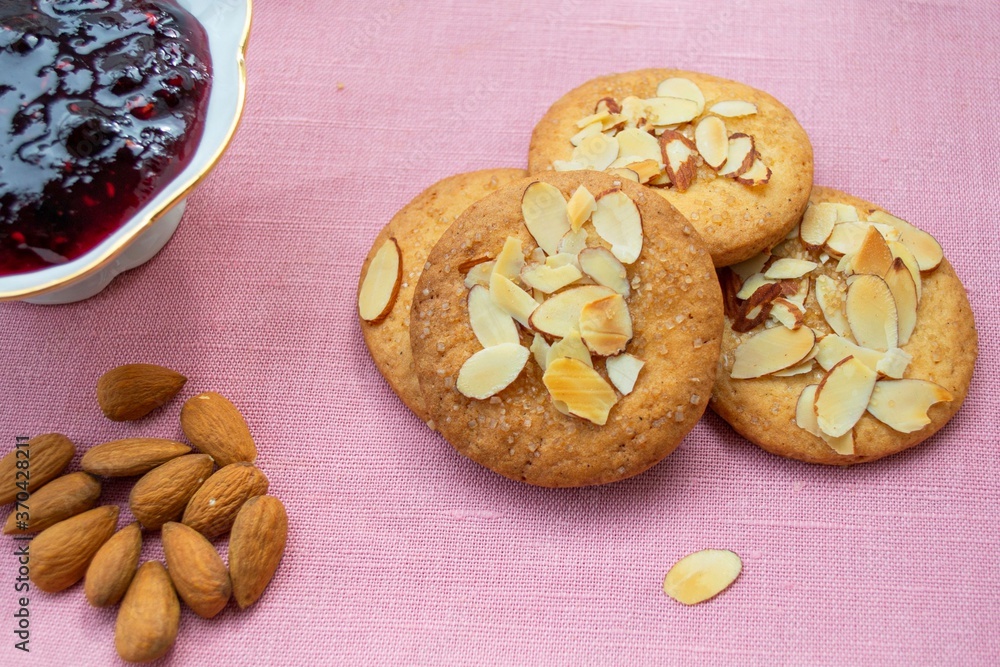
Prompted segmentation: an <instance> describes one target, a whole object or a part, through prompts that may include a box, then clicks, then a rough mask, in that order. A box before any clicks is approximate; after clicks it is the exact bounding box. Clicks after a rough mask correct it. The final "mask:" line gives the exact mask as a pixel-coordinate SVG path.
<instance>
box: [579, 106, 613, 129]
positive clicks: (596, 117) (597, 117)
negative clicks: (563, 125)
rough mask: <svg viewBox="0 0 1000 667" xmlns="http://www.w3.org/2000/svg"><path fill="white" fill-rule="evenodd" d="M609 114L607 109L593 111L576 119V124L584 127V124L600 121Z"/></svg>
mask: <svg viewBox="0 0 1000 667" xmlns="http://www.w3.org/2000/svg"><path fill="white" fill-rule="evenodd" d="M610 115H611V113H610V112H609V111H607V110H604V111H595V112H594V113H592V114H591V115H589V116H584V117H583V118H581V119H580V120H578V121H576V126H577V127H581V128H582V127H586V126H588V125H590V124H591V123H600V122H601V121H602V120H604V119H605V118H607V117H608V116H610Z"/></svg>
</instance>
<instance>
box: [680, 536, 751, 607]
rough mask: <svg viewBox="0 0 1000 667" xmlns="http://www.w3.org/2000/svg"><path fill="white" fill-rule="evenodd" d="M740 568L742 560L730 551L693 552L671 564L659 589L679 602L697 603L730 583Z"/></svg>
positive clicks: (715, 593)
mask: <svg viewBox="0 0 1000 667" xmlns="http://www.w3.org/2000/svg"><path fill="white" fill-rule="evenodd" d="M742 571H743V562H742V561H741V560H740V557H739V556H737V555H736V554H734V553H733V552H732V551H725V550H723V549H705V550H704V551H696V552H694V553H693V554H689V555H687V556H685V557H684V558H682V559H680V560H679V561H677V562H676V563H674V566H673V567H672V568H670V571H669V572H667V576H666V577H665V578H664V579H663V592H664V593H666V594H667V595H669V596H670V597H672V598H673V599H675V600H677V601H678V602H680V603H681V604H686V605H693V604H698V603H700V602H704V601H705V600H710V599H711V598H714V597H715V596H716V595H718V594H719V593H721V592H722V591H724V590H726V589H727V588H729V587H730V586H732V584H733V582H734V581H736V578H737V577H739V576H740V572H742Z"/></svg>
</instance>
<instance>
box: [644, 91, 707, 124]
mask: <svg viewBox="0 0 1000 667" xmlns="http://www.w3.org/2000/svg"><path fill="white" fill-rule="evenodd" d="M645 111H646V114H647V115H646V120H647V121H648V122H649V124H650V125H657V126H660V127H662V126H664V125H676V124H678V123H688V122H690V121H692V120H694V118H695V117H696V116H697V115H698V113H699V111H698V103H697V102H693V101H691V100H685V99H683V98H681V97H654V98H652V99H648V100H646V101H645Z"/></svg>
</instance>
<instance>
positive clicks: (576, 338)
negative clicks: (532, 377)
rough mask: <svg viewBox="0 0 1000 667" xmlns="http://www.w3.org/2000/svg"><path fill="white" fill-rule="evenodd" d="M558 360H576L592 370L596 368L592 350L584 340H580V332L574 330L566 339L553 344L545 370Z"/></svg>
mask: <svg viewBox="0 0 1000 667" xmlns="http://www.w3.org/2000/svg"><path fill="white" fill-rule="evenodd" d="M556 359H576V360H577V361H582V362H583V363H585V364H587V365H588V366H590V367H591V368H593V367H594V361H593V360H592V359H591V358H590V350H589V349H587V346H586V345H585V344H584V342H583V339H582V338H580V332H579V331H577V330H576V329H573V331H571V332H570V333H569V335H568V336H566V337H565V338H562V339H560V340H559V341H557V342H555V343H553V344H552V347H550V348H549V353H548V357H547V359H546V363H545V368H548V367H549V364H551V363H552V362H553V361H555V360H556Z"/></svg>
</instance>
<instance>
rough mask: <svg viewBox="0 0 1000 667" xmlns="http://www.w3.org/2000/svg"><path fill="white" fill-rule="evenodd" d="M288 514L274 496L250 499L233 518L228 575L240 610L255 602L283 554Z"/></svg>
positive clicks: (286, 535)
mask: <svg viewBox="0 0 1000 667" xmlns="http://www.w3.org/2000/svg"><path fill="white" fill-rule="evenodd" d="M287 538H288V514H287V513H286V512H285V506H284V505H282V504H281V501H280V500H278V499H277V498H275V497H274V496H257V497H255V498H251V499H250V500H248V501H247V502H246V503H245V504H244V505H243V508H242V509H241V510H240V512H239V514H237V515H236V522H235V523H234V524H233V532H232V534H231V535H230V536H229V574H230V576H231V577H232V581H233V597H235V598H236V603H237V604H239V606H240V609H246V608H247V607H249V606H250V605H252V604H253V603H254V602H256V601H257V600H258V599H259V598H260V596H261V594H263V593H264V589H265V588H267V585H268V584H269V583H270V582H271V578H272V577H273V576H274V571H275V570H277V569H278V563H280V562H281V556H282V555H283V554H284V553H285V541H286V540H287Z"/></svg>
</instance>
